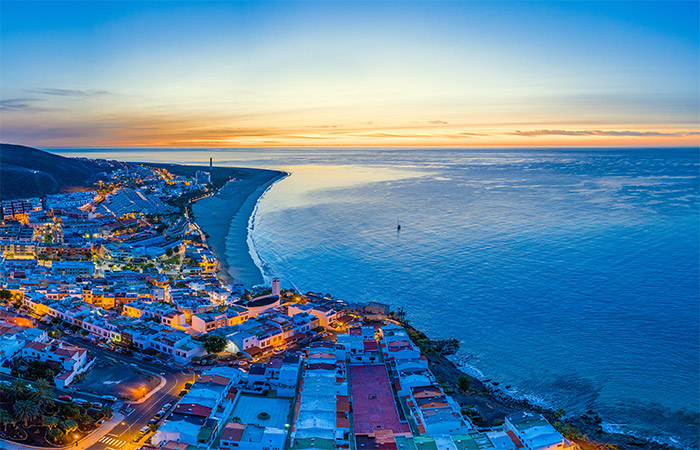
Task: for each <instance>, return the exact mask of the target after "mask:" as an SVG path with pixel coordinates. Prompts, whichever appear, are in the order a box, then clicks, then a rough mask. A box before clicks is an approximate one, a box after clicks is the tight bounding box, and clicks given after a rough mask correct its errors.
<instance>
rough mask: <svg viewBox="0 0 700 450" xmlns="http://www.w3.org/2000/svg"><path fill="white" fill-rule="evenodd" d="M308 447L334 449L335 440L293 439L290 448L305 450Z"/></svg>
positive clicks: (292, 449)
mask: <svg viewBox="0 0 700 450" xmlns="http://www.w3.org/2000/svg"><path fill="white" fill-rule="evenodd" d="M309 448H320V449H322V450H335V441H333V440H331V439H322V438H304V439H294V441H293V442H292V447H291V450H305V449H309Z"/></svg>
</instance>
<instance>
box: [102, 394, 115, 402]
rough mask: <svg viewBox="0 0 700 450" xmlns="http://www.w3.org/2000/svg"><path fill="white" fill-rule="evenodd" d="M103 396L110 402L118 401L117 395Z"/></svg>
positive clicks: (103, 398)
mask: <svg viewBox="0 0 700 450" xmlns="http://www.w3.org/2000/svg"><path fill="white" fill-rule="evenodd" d="M101 398H102V400H107V401H108V402H116V401H117V397H115V396H113V395H103V396H102V397H101Z"/></svg>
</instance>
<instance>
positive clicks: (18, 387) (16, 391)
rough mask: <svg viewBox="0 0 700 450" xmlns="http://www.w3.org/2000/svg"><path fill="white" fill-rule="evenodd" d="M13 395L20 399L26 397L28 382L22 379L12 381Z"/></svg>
mask: <svg viewBox="0 0 700 450" xmlns="http://www.w3.org/2000/svg"><path fill="white" fill-rule="evenodd" d="M11 389H12V396H13V397H14V399H15V400H19V399H20V398H22V397H24V394H25V393H26V392H27V384H26V383H25V382H24V381H22V380H15V381H13V382H12V388H11Z"/></svg>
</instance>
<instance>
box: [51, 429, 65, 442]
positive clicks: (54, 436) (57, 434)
mask: <svg viewBox="0 0 700 450" xmlns="http://www.w3.org/2000/svg"><path fill="white" fill-rule="evenodd" d="M48 434H49V437H50V438H51V440H53V441H54V442H56V441H58V440H59V439H60V438H61V436H63V431H61V430H60V429H58V428H51V429H50V430H49V433H48Z"/></svg>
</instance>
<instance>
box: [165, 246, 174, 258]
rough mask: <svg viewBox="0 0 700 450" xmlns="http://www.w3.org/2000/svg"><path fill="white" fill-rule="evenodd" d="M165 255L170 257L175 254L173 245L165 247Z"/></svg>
mask: <svg viewBox="0 0 700 450" xmlns="http://www.w3.org/2000/svg"><path fill="white" fill-rule="evenodd" d="M165 256H167V257H168V258H170V257H171V256H173V248H172V247H168V248H166V249H165Z"/></svg>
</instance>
